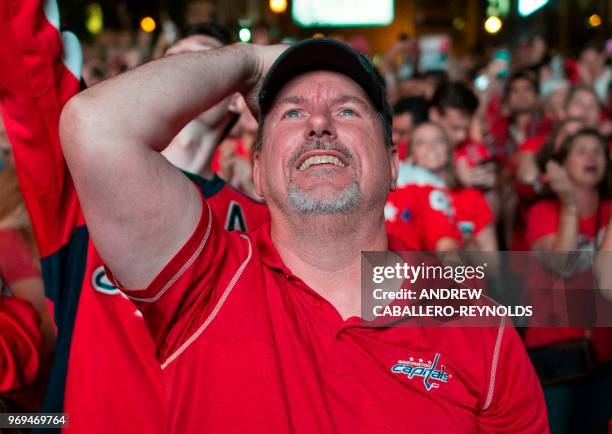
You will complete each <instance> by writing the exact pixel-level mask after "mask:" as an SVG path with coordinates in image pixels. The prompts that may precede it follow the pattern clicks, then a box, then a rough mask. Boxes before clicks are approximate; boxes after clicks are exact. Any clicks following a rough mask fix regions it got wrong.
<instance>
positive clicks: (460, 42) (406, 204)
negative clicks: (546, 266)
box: [0, 0, 612, 433]
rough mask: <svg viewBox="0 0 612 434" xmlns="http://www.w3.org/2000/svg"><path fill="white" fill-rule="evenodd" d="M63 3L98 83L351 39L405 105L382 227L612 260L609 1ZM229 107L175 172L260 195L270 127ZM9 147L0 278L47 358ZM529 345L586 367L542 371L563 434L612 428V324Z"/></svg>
mask: <svg viewBox="0 0 612 434" xmlns="http://www.w3.org/2000/svg"><path fill="white" fill-rule="evenodd" d="M60 8H61V16H62V21H63V24H65V25H66V26H68V27H69V28H70V29H71V30H72V31H74V32H75V33H77V35H78V36H79V39H80V40H81V43H82V48H83V54H84V66H83V81H84V83H85V84H86V85H87V86H92V85H95V84H96V83H98V82H100V81H103V80H106V79H108V78H111V77H113V76H115V75H117V74H120V73H122V72H124V71H126V70H129V69H132V68H134V67H136V66H137V65H140V64H142V63H144V62H147V61H149V60H151V59H155V58H159V57H162V56H164V55H172V54H174V53H176V52H181V51H185V50H190V49H192V48H193V45H194V44H195V45H197V44H200V43H203V42H202V41H198V40H197V36H198V35H200V36H204V37H205V38H213V39H216V40H217V41H219V42H220V44H221V45H226V44H228V43H231V42H237V41H242V42H250V43H256V44H273V43H291V42H294V41H298V40H300V39H303V38H307V37H331V38H337V39H340V40H342V41H344V42H346V43H347V44H349V45H351V46H352V47H353V48H354V49H355V50H357V51H359V52H361V53H363V54H365V55H367V56H368V57H370V58H371V59H372V61H373V63H374V65H375V66H376V67H377V69H378V72H379V75H380V77H381V79H382V81H383V82H384V84H385V87H386V91H387V97H388V99H389V101H390V103H391V104H392V106H393V112H394V114H393V126H392V127H393V142H394V144H395V145H396V146H397V148H398V152H399V156H400V159H401V160H402V170H401V173H400V180H399V188H398V191H396V192H394V193H392V194H391V195H390V197H389V200H388V203H387V205H386V207H385V217H386V219H387V224H388V229H389V231H390V232H393V233H395V234H396V235H398V236H400V237H402V238H403V239H404V241H405V242H406V244H407V245H408V246H409V247H410V248H412V249H415V250H438V251H446V250H457V249H464V250H472V251H489V252H495V251H499V250H508V251H529V250H534V251H549V252H565V251H577V250H585V251H590V252H593V253H596V252H597V251H599V250H612V235H611V234H610V233H609V232H610V231H606V228H608V229H609V228H610V226H612V225H611V224H610V210H609V198H610V194H611V193H612V190H611V188H612V184H611V180H612V178H611V158H612V32H611V29H612V3H610V2H609V1H606V0H590V1H589V0H579V1H570V0H549V1H547V0H531V1H530V0H440V1H435V2H428V1H424V0H396V1H393V0H372V1H368V0H354V1H350V0H326V1H318V0H311V1H306V0H293V1H287V0H270V1H264V0H237V1H222V0H216V1H212V0H211V1H207V0H193V1H189V0H181V1H172V2H169V1H163V0H154V1H146V2H145V1H137V0H101V1H98V2H89V3H87V4H84V3H83V2H80V1H76V0H73V1H65V2H63V3H61V4H60ZM193 36H196V39H193V38H191V39H189V38H187V39H185V40H183V42H178V41H181V39H182V38H185V37H193ZM228 110H231V111H232V113H233V116H234V119H233V121H232V122H231V123H230V124H228V125H229V126H228V128H227V129H226V130H227V131H224V134H223V135H222V140H219V141H218V142H217V143H214V144H213V145H214V146H212V148H211V149H210V152H209V153H208V154H207V155H208V156H207V157H206V159H207V161H206V162H205V164H203V165H199V164H196V165H195V166H194V167H197V169H193V170H192V169H190V166H189V164H190V163H194V160H193V159H192V158H190V157H189V155H188V154H185V152H180V153H179V154H180V155H179V154H177V156H175V157H174V161H177V159H178V160H180V158H181V156H182V158H185V161H183V162H180V161H179V162H178V163H177V165H178V166H179V167H182V168H183V169H185V170H187V171H197V172H198V173H197V174H198V175H201V176H203V177H205V178H208V179H210V178H211V177H212V176H213V174H215V173H216V174H217V175H218V176H219V177H220V178H222V179H224V180H225V181H227V182H228V183H229V184H231V185H232V186H233V187H234V188H235V189H237V190H239V191H241V192H243V193H244V194H246V195H248V196H250V197H252V198H253V199H256V200H257V199H260V198H258V197H257V196H256V194H255V191H254V187H253V182H252V179H251V164H252V152H253V147H254V144H255V142H256V139H257V133H258V124H257V120H256V119H255V118H254V117H253V116H252V115H251V113H250V112H249V110H248V109H247V106H246V104H244V101H237V102H236V103H235V104H233V105H232V107H230V108H228ZM210 119H211V117H210V116H209V117H206V116H204V115H203V116H201V117H200V118H198V119H196V120H194V121H193V122H192V123H191V124H189V126H188V128H189V130H184V131H183V132H181V136H179V137H178V138H177V139H178V140H179V142H180V141H181V140H183V141H185V143H184V144H183V145H184V147H188V146H192V145H193V143H196V144H197V143H201V144H202V146H204V145H207V146H211V144H209V143H205V142H206V141H205V140H201V137H202V135H203V134H204V132H206V131H208V130H209V129H210V127H211V125H209V124H207V122H212V121H211V120H210ZM0 141H2V152H3V158H2V159H0V163H1V164H2V166H1V167H0V234H1V236H0V283H1V282H4V284H5V285H8V286H10V287H11V292H12V293H13V294H14V295H16V296H18V298H21V299H23V300H28V301H29V302H30V303H31V304H32V305H33V307H34V310H36V311H37V313H38V314H39V315H40V316H41V317H42V323H41V324H42V325H41V336H42V342H44V345H43V348H44V353H45V354H46V356H45V357H52V353H53V346H54V327H53V324H52V320H51V318H50V316H49V313H48V312H47V310H46V308H45V302H44V295H43V290H42V280H41V278H40V267H39V266H38V264H37V260H38V258H37V250H36V245H35V243H34V240H33V236H32V234H31V230H30V228H29V226H28V218H27V213H26V212H25V209H24V207H23V203H22V202H21V201H20V199H19V188H18V186H17V183H16V176H15V171H14V167H13V166H12V163H11V158H10V147H9V145H8V140H7V137H6V135H2V136H0ZM172 152H173V151H171V150H170V151H169V153H172ZM194 155H195V154H194ZM170 156H171V155H170ZM438 192H439V193H440V194H438ZM16 246H18V247H16ZM7 252H12V253H10V254H8V253H7ZM16 252H18V254H17V253H16ZM608 258H610V256H608ZM0 287H1V285H0ZM608 295H609V294H608ZM22 308H23V307H22V306H20V307H19V309H22ZM2 319H3V317H2V311H1V310H0V321H1V320H2ZM28 327H29V329H31V328H32V326H31V325H29V326H28ZM30 331H31V330H30ZM524 338H525V343H526V346H527V348H528V349H530V350H533V351H532V353H531V354H532V359H533V360H534V364H537V363H542V360H544V365H546V363H547V361H546V360H547V358H548V359H550V358H551V357H553V358H555V357H559V354H561V353H560V352H559V351H560V350H559V345H560V344H563V345H567V344H568V343H569V344H572V345H573V344H575V348H574V349H575V351H576V352H575V353H574V354H576V353H577V354H578V359H579V361H578V362H577V366H576V367H574V368H568V371H567V372H565V373H563V372H561V373H557V374H555V373H551V372H550V369H548V368H546V366H544V367H539V366H536V370H537V372H538V374H539V375H540V376H541V379H542V383H543V385H544V386H545V395H546V399H547V404H548V411H549V418H550V421H551V429H552V432H555V433H569V432H576V433H582V432H585V433H586V432H602V433H603V432H607V425H608V424H607V423H604V424H599V425H597V426H595V425H596V423H595V421H597V423H599V421H601V420H604V422H605V421H607V420H609V419H610V417H612V362H611V360H612V333H610V329H586V328H574V329H553V330H539V329H530V330H529V331H528V332H526V333H524ZM546 351H549V352H548V353H546ZM584 354H587V356H584ZM583 356H584V357H583ZM591 356H592V357H591ZM589 357H591V358H592V360H591V359H589ZM587 359H588V360H587ZM568 360H569V359H568ZM572 360H574V361H575V360H576V359H575V358H574V359H572ZM585 360H587V361H585ZM561 363H562V364H563V363H564V362H561ZM567 363H572V362H571V361H569V362H567ZM548 364H549V365H550V363H549V362H548ZM43 377H44V375H43ZM0 386H2V383H1V382H0ZM11 387H12V386H11V385H10V384H9V385H4V390H10V389H11ZM42 389H44V384H43V385H40V386H39V387H38V388H37V390H42ZM0 391H2V389H0ZM22 400H23V398H22ZM26 401H27V399H26ZM13 402H18V401H15V400H13ZM26 407H27V405H25V406H24V407H21V408H26ZM0 411H1V410H0ZM589 420H591V421H594V422H593V424H594V425H593V426H594V428H592V429H591V428H590V427H589V426H588V423H589ZM604 425H605V427H604Z"/></svg>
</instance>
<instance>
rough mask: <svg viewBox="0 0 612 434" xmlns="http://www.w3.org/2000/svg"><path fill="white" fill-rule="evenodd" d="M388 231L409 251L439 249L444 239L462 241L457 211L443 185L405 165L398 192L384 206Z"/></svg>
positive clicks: (422, 171)
mask: <svg viewBox="0 0 612 434" xmlns="http://www.w3.org/2000/svg"><path fill="white" fill-rule="evenodd" d="M385 221H386V225H387V232H389V233H390V234H393V235H395V236H397V237H399V238H400V239H401V240H402V241H403V242H404V244H405V245H406V247H407V249H408V250H427V251H434V250H436V244H437V242H438V241H440V240H441V239H442V238H446V237H448V238H452V239H455V240H457V241H458V242H460V240H461V236H460V233H459V231H458V229H457V227H456V225H455V216H454V209H453V207H452V202H451V198H450V196H449V194H448V192H447V191H446V187H445V186H444V184H443V183H442V182H441V181H440V180H439V179H438V178H436V177H435V176H434V175H432V174H431V173H430V172H428V171H427V170H425V169H422V168H420V167H417V166H412V165H405V164H402V165H401V167H400V174H399V177H398V186H397V189H396V190H395V191H394V192H392V193H390V194H389V197H388V198H387V203H386V204H385Z"/></svg>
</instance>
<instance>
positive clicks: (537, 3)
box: [518, 0, 548, 17]
mask: <svg viewBox="0 0 612 434" xmlns="http://www.w3.org/2000/svg"><path fill="white" fill-rule="evenodd" d="M546 3H548V0H519V2H518V12H519V15H520V16H522V17H526V16H527V15H531V14H532V13H534V12H535V11H537V10H538V9H540V8H541V7H542V6H544V5H545V4H546Z"/></svg>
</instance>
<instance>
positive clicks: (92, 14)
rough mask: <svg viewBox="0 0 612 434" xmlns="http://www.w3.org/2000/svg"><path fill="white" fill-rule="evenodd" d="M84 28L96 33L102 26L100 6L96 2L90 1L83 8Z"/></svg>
mask: <svg viewBox="0 0 612 434" xmlns="http://www.w3.org/2000/svg"><path fill="white" fill-rule="evenodd" d="M85 15H86V17H87V18H86V19H85V28H86V29H87V31H88V32H89V33H91V34H92V35H97V34H98V33H100V32H101V31H102V29H103V28H104V17H103V16H102V8H101V7H100V5H99V4H98V3H91V4H89V5H87V7H86V8H85Z"/></svg>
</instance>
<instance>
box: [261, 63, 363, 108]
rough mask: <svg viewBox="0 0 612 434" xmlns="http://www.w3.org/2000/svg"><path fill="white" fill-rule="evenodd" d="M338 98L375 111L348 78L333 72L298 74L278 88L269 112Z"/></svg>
mask: <svg viewBox="0 0 612 434" xmlns="http://www.w3.org/2000/svg"><path fill="white" fill-rule="evenodd" d="M338 98H345V99H351V98H354V100H353V102H357V103H362V104H363V105H365V106H367V107H368V108H370V109H371V110H375V109H374V106H373V104H372V102H371V101H370V98H369V97H368V96H367V94H366V93H365V91H364V90H363V89H362V88H361V86H359V84H357V82H355V81H354V80H353V79H351V78H350V77H348V76H346V75H344V74H341V73H339V72H334V71H311V72H305V73H303V74H300V75H298V76H296V77H294V78H292V79H291V80H289V81H288V82H287V83H285V84H284V85H283V87H281V88H280V90H279V91H278V93H277V94H276V97H275V98H274V102H273V104H272V108H271V110H270V111H273V110H275V109H276V108H277V107H278V106H279V105H282V104H285V103H286V102H288V101H289V102H290V101H294V102H298V101H302V100H303V101H305V102H308V101H313V100H322V101H324V102H327V101H333V100H336V99H338Z"/></svg>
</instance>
